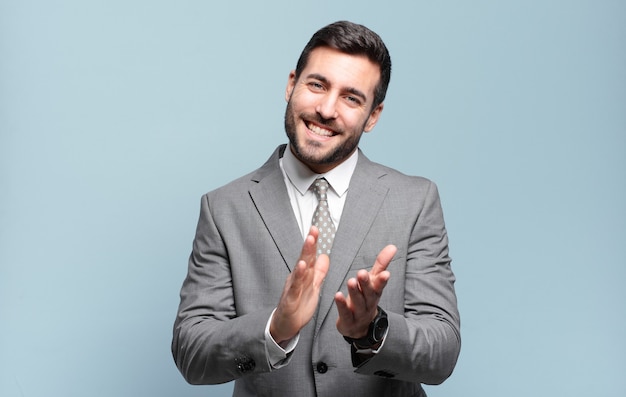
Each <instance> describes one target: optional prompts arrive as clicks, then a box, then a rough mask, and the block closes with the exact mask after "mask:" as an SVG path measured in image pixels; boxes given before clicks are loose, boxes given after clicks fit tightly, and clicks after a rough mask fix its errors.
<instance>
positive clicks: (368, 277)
mask: <svg viewBox="0 0 626 397" xmlns="http://www.w3.org/2000/svg"><path fill="white" fill-rule="evenodd" d="M397 250H398V249H397V248H396V246H394V245H388V246H386V247H385V248H383V249H382V250H381V251H380V253H379V254H378V256H377V257H376V262H375V263H374V266H372V270H370V271H369V272H368V271H367V270H364V269H362V270H359V272H358V273H357V276H356V278H351V279H349V280H348V283H347V284H348V297H345V296H344V295H343V294H342V293H341V292H337V293H336V294H335V304H336V305H337V311H338V312H339V318H338V319H337V330H338V331H339V333H341V334H342V335H344V336H348V337H351V338H355V339H358V338H362V337H364V336H365V335H366V334H367V329H368V328H369V325H370V323H371V322H372V321H373V320H374V318H375V317H376V313H377V312H378V301H379V300H380V297H381V295H382V293H383V289H384V288H385V286H386V285H387V281H388V280H389V277H390V276H391V274H390V273H389V272H388V271H387V266H389V263H390V262H391V259H393V256H394V255H395V254H396V251H397Z"/></svg>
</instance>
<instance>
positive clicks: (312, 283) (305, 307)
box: [270, 226, 329, 345]
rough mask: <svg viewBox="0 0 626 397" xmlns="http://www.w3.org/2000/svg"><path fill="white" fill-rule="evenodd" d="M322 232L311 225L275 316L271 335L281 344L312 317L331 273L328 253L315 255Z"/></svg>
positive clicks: (271, 326)
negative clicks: (321, 291) (327, 276)
mask: <svg viewBox="0 0 626 397" xmlns="http://www.w3.org/2000/svg"><path fill="white" fill-rule="evenodd" d="M318 235H319V231H318V230H317V228H316V227H315V226H312V227H311V230H310V231H309V234H308V236H307V237H306V239H305V240H304V245H303V246H302V253H301V254H300V259H299V260H298V263H297V264H296V267H295V269H294V270H293V271H292V272H291V274H290V275H289V277H287V281H286V282H285V288H284V289H283V293H282V295H281V297H280V301H279V302H278V307H277V308H276V311H275V312H274V315H273V316H272V320H271V323H270V334H271V335H272V338H274V340H275V341H276V343H278V344H279V345H280V344H281V343H283V342H287V341H289V340H290V339H292V338H293V337H295V336H296V335H297V334H298V332H300V330H301V329H302V328H303V327H304V326H305V325H306V324H307V323H308V322H309V321H310V320H311V318H313V314H315V310H316V309H317V303H318V301H319V296H320V290H321V288H322V284H323V282H324V278H325V277H326V274H327V273H328V267H329V259H328V255H325V254H322V255H320V256H319V257H316V251H317V237H318Z"/></svg>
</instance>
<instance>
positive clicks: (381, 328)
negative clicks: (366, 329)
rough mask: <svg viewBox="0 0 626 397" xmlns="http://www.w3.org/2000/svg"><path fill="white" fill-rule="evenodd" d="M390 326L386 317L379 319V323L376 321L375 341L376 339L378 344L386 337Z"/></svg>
mask: <svg viewBox="0 0 626 397" xmlns="http://www.w3.org/2000/svg"><path fill="white" fill-rule="evenodd" d="M388 325H389V322H388V320H387V318H385V317H382V318H379V319H378V321H376V326H375V327H374V339H376V342H378V341H380V340H381V339H382V338H383V336H385V331H386V330H387V326H388Z"/></svg>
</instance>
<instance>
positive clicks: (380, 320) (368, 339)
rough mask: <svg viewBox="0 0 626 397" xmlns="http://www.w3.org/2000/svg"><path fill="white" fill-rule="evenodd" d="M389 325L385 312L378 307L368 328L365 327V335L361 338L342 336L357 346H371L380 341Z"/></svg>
mask: <svg viewBox="0 0 626 397" xmlns="http://www.w3.org/2000/svg"><path fill="white" fill-rule="evenodd" d="M388 326H389V320H387V313H385V311H384V310H383V309H381V308H380V306H379V307H378V313H377V314H376V317H375V318H374V320H372V322H371V323H370V326H369V328H368V329H367V335H365V336H364V337H362V338H358V339H354V338H350V337H348V336H344V337H343V338H344V339H345V340H346V341H347V342H348V343H350V344H351V345H354V346H356V347H359V348H363V349H364V348H368V347H371V346H376V345H377V344H379V343H380V342H382V340H383V337H384V336H385V333H386V332H387V328H388Z"/></svg>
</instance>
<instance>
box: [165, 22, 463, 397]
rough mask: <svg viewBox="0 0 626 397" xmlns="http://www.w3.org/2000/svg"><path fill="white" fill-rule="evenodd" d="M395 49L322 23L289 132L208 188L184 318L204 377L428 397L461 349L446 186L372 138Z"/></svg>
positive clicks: (177, 337) (289, 90) (178, 325)
mask: <svg viewBox="0 0 626 397" xmlns="http://www.w3.org/2000/svg"><path fill="white" fill-rule="evenodd" d="M390 76H391V59H390V57H389V52H388V50H387V48H386V46H385V44H384V43H383V41H382V40H381V39H380V37H379V36H378V35H377V34H376V33H374V32H372V31H371V30H369V29H368V28H366V27H364V26H362V25H358V24H354V23H351V22H346V21H340V22H336V23H333V24H330V25H328V26H326V27H323V28H322V29H320V30H319V31H317V32H316V33H315V34H314V35H313V37H312V38H311V40H310V41H309V42H308V44H307V45H306V46H305V48H304V50H303V51H302V53H301V55H300V58H299V59H298V62H297V64H296V68H295V70H293V71H292V72H291V73H290V74H289V77H288V80H287V87H286V90H285V99H286V101H287V108H286V111H285V131H286V134H287V137H288V141H289V143H288V144H287V145H281V146H279V147H278V148H277V149H276V150H275V151H274V153H273V154H272V155H271V156H270V158H269V159H268V160H267V162H266V163H265V164H264V165H262V166H261V167H260V168H259V169H257V170H256V171H254V172H252V173H251V174H249V175H246V176H244V177H241V178H239V179H237V180H235V181H233V182H231V183H229V184H227V185H226V186H223V187H221V188H219V189H216V190H213V191H211V192H209V193H207V194H206V195H204V196H203V197H202V200H201V208H200V218H199V221H198V226H197V230H196V236H195V239H194V244H193V250H192V253H191V256H190V259H189V266H188V273H187V277H186V279H185V280H184V283H183V286H182V289H181V294H180V306H179V310H178V315H177V317H176V321H175V324H174V336H173V341H172V353H173V355H174V360H175V362H176V364H177V366H178V368H179V370H180V371H181V373H182V374H183V376H184V377H185V379H186V380H187V381H188V382H189V383H192V384H216V383H224V382H229V381H232V380H234V381H235V385H234V395H235V396H425V393H424V391H423V388H422V386H421V384H439V383H441V382H443V381H444V380H445V379H446V378H447V377H449V376H450V374H451V373H452V370H453V368H454V366H455V364H456V360H457V357H458V354H459V350H460V343H461V342H460V341H461V339H460V319H459V314H458V310H457V303H456V295H455V292H454V281H455V277H454V274H453V272H452V270H451V267H450V257H449V256H448V238H447V233H446V229H445V225H444V221H443V214H442V210H441V206H440V201H439V195H438V192H437V188H436V186H435V184H434V183H432V182H431V181H429V180H427V179H424V178H421V177H414V176H407V175H404V174H402V173H400V172H398V171H396V170H393V169H391V168H388V167H385V166H382V165H380V164H377V163H374V162H372V161H370V160H369V159H368V158H367V157H366V156H365V155H364V154H363V153H362V152H361V151H360V150H359V148H358V145H359V140H360V139H361V136H362V134H363V133H364V132H369V131H372V130H373V129H374V127H375V126H376V123H377V122H378V120H379V118H380V115H381V112H382V111H383V101H384V99H385V94H386V91H387V86H388V84H389V80H390Z"/></svg>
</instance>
